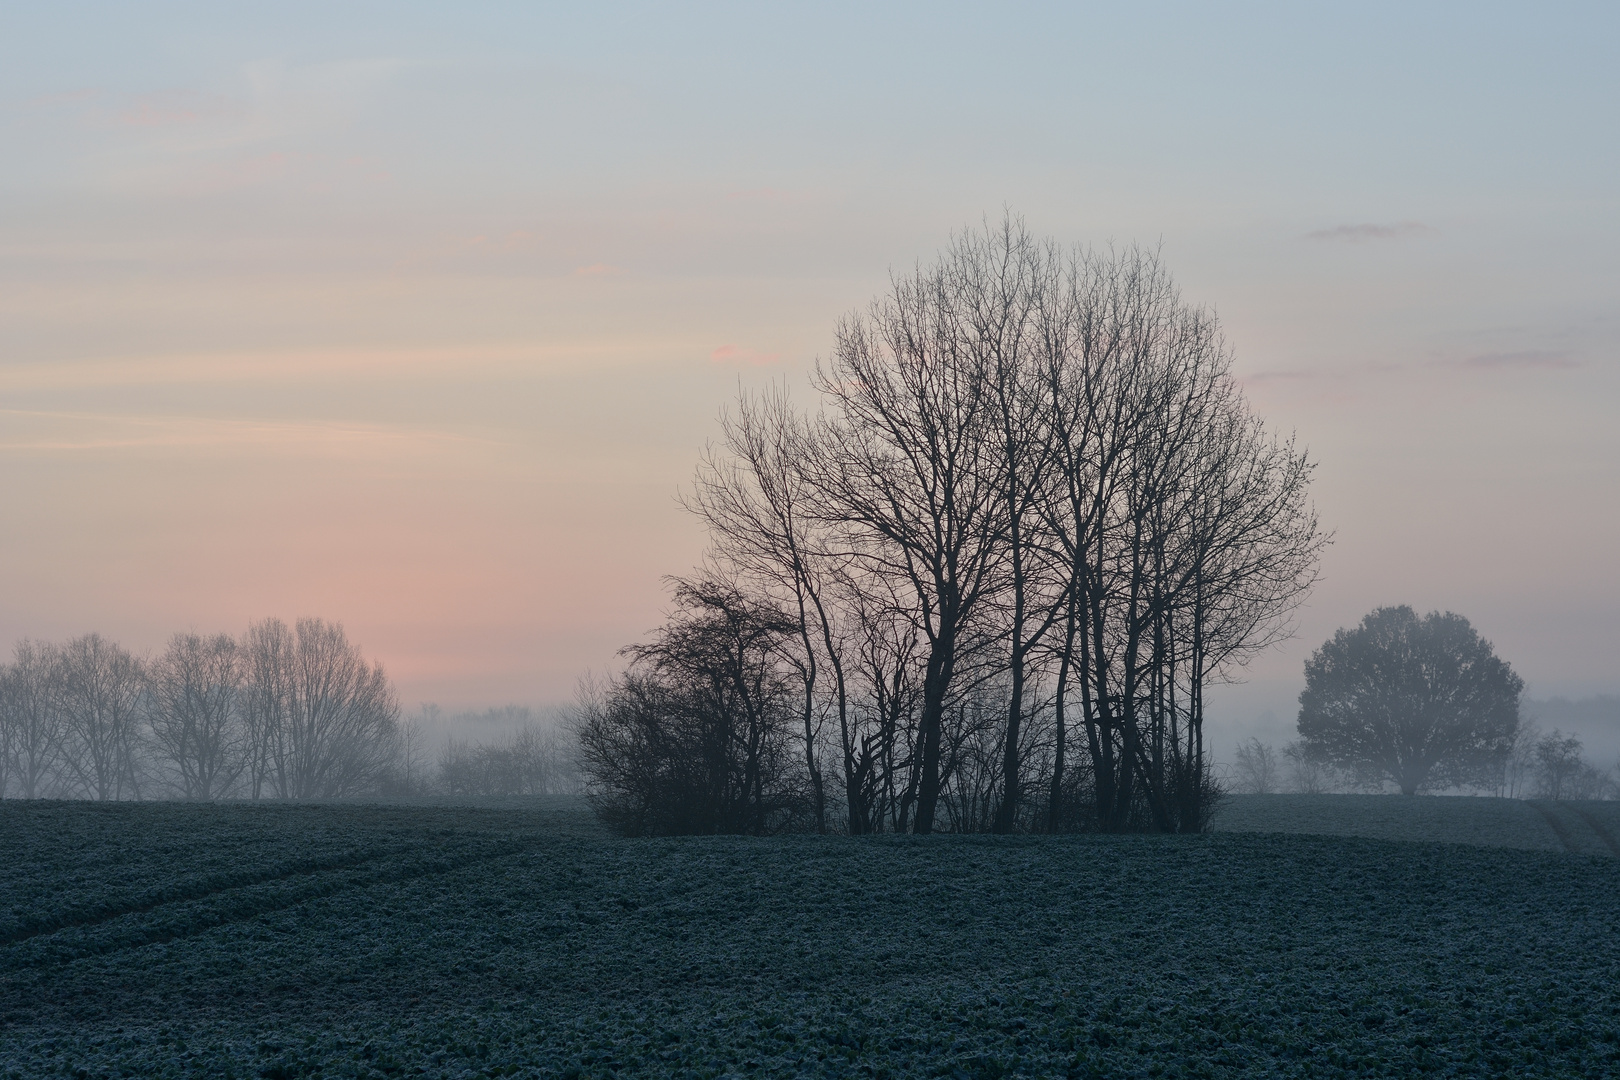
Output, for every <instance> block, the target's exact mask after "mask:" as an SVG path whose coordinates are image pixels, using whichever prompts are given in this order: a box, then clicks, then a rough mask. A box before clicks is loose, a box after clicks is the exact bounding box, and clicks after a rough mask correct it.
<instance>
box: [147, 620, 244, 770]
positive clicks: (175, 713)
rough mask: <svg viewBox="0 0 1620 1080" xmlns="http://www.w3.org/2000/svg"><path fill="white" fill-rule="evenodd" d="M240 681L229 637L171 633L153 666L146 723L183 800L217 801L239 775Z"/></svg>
mask: <svg viewBox="0 0 1620 1080" xmlns="http://www.w3.org/2000/svg"><path fill="white" fill-rule="evenodd" d="M241 682H242V665H241V656H240V654H239V651H238V649H237V645H236V641H235V640H234V639H232V638H231V636H230V635H229V634H214V635H211V636H205V635H202V634H175V635H174V636H173V637H172V638H170V639H169V647H168V649H167V650H165V652H164V653H163V655H162V656H161V657H159V658H158V659H157V660H156V661H155V662H154V663H153V664H152V667H151V671H150V674H149V677H148V683H149V686H150V692H151V705H150V712H149V715H148V717H147V722H148V724H149V726H150V728H151V732H152V740H153V743H154V745H155V746H156V747H157V750H158V753H159V754H160V756H161V757H162V758H163V761H164V764H165V765H167V766H168V767H169V768H170V769H172V770H173V777H174V779H173V781H172V782H173V783H174V784H175V786H176V787H177V788H178V789H179V791H180V793H181V795H182V796H183V797H184V798H187V799H196V800H209V799H218V798H221V797H222V796H224V795H225V794H226V793H227V792H228V791H229V790H230V788H231V785H232V784H234V783H235V782H236V778H237V777H238V776H239V775H240V774H241V772H242V767H243V764H244V758H243V749H244V747H243V739H242V733H241V730H240V726H239V724H238V721H237V709H236V706H237V693H238V690H239V689H240V687H241Z"/></svg>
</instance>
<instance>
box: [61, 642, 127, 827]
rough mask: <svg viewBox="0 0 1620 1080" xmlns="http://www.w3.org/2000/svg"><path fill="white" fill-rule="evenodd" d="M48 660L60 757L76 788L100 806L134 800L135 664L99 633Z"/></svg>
mask: <svg viewBox="0 0 1620 1080" xmlns="http://www.w3.org/2000/svg"><path fill="white" fill-rule="evenodd" d="M53 659H54V671H53V675H54V682H55V685H56V692H57V695H58V698H57V700H58V705H59V709H60V712H61V718H62V725H63V735H64V738H63V750H64V752H63V755H62V756H63V761H64V763H65V764H66V766H67V769H68V771H69V772H70V773H71V774H72V776H73V778H74V780H75V781H76V783H77V785H78V787H79V789H80V790H82V791H84V792H85V793H86V794H88V795H89V797H90V798H92V799H96V800H98V801H102V802H105V801H106V800H108V799H121V798H124V797H125V796H126V795H127V796H131V797H135V798H139V797H140V794H141V789H140V774H139V768H138V765H139V753H138V742H139V738H140V718H141V695H142V691H143V689H144V682H145V679H144V672H143V671H142V669H141V665H140V663H139V661H137V660H136V659H135V657H133V656H131V655H130V654H129V653H128V652H126V651H125V650H123V649H121V648H119V647H118V646H117V645H115V644H114V643H112V642H110V641H108V640H107V639H106V638H103V637H102V636H101V635H100V634H86V635H84V636H83V637H78V638H74V639H73V640H72V641H69V642H68V643H67V644H66V645H63V646H61V647H59V648H58V649H56V650H55V655H54V658H53Z"/></svg>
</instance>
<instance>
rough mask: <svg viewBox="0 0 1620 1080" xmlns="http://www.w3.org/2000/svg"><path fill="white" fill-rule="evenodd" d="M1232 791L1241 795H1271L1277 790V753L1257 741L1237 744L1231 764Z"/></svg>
mask: <svg viewBox="0 0 1620 1080" xmlns="http://www.w3.org/2000/svg"><path fill="white" fill-rule="evenodd" d="M1232 773H1233V776H1232V786H1233V790H1235V791H1237V792H1238V793H1240V794H1243V795H1271V794H1274V793H1275V792H1276V790H1277V779H1278V770H1277V752H1276V751H1275V750H1273V749H1272V748H1271V747H1270V746H1269V745H1268V744H1266V743H1263V742H1261V741H1260V740H1259V739H1250V740H1249V741H1248V742H1246V743H1239V744H1238V748H1237V754H1236V759H1235V760H1234V761H1233V763H1232Z"/></svg>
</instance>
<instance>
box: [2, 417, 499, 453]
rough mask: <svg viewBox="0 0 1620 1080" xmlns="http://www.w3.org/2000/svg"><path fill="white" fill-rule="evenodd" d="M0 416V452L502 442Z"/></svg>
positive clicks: (382, 428)
mask: <svg viewBox="0 0 1620 1080" xmlns="http://www.w3.org/2000/svg"><path fill="white" fill-rule="evenodd" d="M0 416H4V417H5V418H6V419H7V421H8V427H9V428H11V429H12V430H11V431H10V432H8V437H7V438H4V439H0V453H4V452H40V451H53V450H55V451H64V450H66V451H74V450H130V449H141V448H145V449H166V448H186V449H210V448H211V449H220V448H225V447H244V446H256V447H267V448H276V449H279V450H292V451H295V452H297V453H300V454H304V455H313V456H331V455H333V454H342V453H346V452H347V453H356V452H359V453H365V452H385V453H390V454H397V453H399V452H400V451H402V450H406V451H410V450H414V451H418V452H421V453H429V454H430V453H433V452H436V451H437V450H439V449H440V448H443V447H445V446H450V445H460V446H492V445H500V444H499V442H498V441H497V440H493V439H488V438H484V437H475V436H470V435H463V434H460V433H457V432H447V431H435V430H428V429H421V428H409V427H400V426H386V425H377V424H343V423H320V422H314V421H295V420H257V419H236V418H221V417H202V416H130V415H119V414H110V413H90V412H62V411H39V410H28V409H0Z"/></svg>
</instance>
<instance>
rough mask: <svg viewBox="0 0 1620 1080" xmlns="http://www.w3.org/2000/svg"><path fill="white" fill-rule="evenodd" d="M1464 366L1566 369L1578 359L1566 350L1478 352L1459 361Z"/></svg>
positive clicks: (1572, 365)
mask: <svg viewBox="0 0 1620 1080" xmlns="http://www.w3.org/2000/svg"><path fill="white" fill-rule="evenodd" d="M1460 364H1461V366H1462V367H1465V368H1487V369H1488V368H1519V369H1541V370H1547V369H1551V370H1567V369H1569V368H1578V367H1580V366H1581V364H1580V361H1578V360H1576V359H1575V358H1574V357H1572V356H1570V355H1569V353H1567V352H1546V351H1542V350H1537V349H1527V350H1524V351H1522V352H1495V353H1480V354H1479V355H1477V356H1470V357H1466V358H1465V359H1463V360H1462V361H1461V362H1460Z"/></svg>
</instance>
